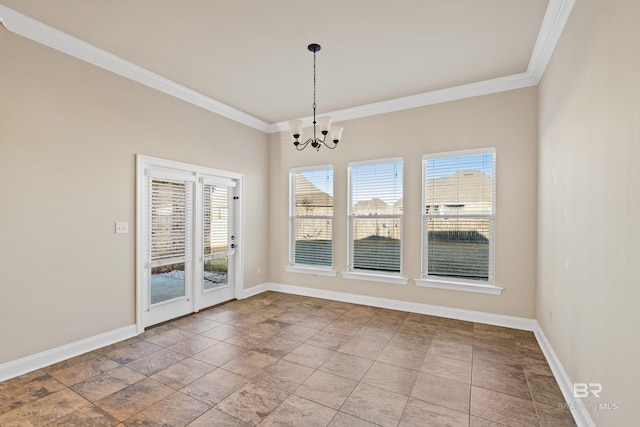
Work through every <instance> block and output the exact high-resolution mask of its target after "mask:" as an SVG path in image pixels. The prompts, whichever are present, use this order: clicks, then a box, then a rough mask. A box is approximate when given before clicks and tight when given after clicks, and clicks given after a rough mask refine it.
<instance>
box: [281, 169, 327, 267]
mask: <svg viewBox="0 0 640 427" xmlns="http://www.w3.org/2000/svg"><path fill="white" fill-rule="evenodd" d="M289 180H290V189H291V194H290V201H289V221H290V244H289V254H290V255H289V262H290V265H291V266H300V267H307V268H312V269H331V266H332V265H333V167H332V166H330V165H329V166H316V167H313V168H300V169H292V170H291V171H290V173H289Z"/></svg>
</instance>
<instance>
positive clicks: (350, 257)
mask: <svg viewBox="0 0 640 427" xmlns="http://www.w3.org/2000/svg"><path fill="white" fill-rule="evenodd" d="M393 163H400V164H401V165H402V185H401V188H402V198H404V158H403V157H390V158H384V159H373V160H364V161H352V162H348V163H347V271H344V272H342V276H343V277H344V278H347V279H355V280H366V281H374V282H384V283H393V284H401V285H406V284H407V283H408V281H409V279H408V278H405V277H403V273H404V253H403V245H404V238H403V237H404V211H403V212H402V213H401V214H395V215H394V214H391V215H384V218H397V219H398V220H399V223H400V271H399V272H397V273H396V272H382V271H377V270H367V269H360V268H355V267H354V239H353V238H354V234H353V233H354V220H355V218H356V217H358V216H357V215H354V213H353V168H354V167H358V166H369V165H384V164H393Z"/></svg>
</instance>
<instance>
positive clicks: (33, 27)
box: [0, 4, 269, 132]
mask: <svg viewBox="0 0 640 427" xmlns="http://www.w3.org/2000/svg"><path fill="white" fill-rule="evenodd" d="M0 22H1V23H2V26H3V27H4V28H6V29H7V30H9V31H11V32H12V33H15V34H18V35H20V36H22V37H26V38H28V39H30V40H33V41H35V42H37V43H40V44H43V45H45V46H48V47H50V48H52V49H56V50H58V51H60V52H63V53H66V54H67V55H70V56H73V57H75V58H78V59H80V60H82V61H85V62H88V63H90V64H93V65H96V66H98V67H100V68H103V69H105V70H108V71H111V72H113V73H115V74H118V75H120V76H122V77H125V78H127V79H130V80H133V81H135V82H138V83H141V84H143V85H145V86H148V87H150V88H152V89H155V90H158V91H160V92H163V93H166V94H167V95H171V96H173V97H175V98H178V99H180V100H182V101H185V102H188V103H190V104H193V105H195V106H197V107H200V108H203V109H205V110H208V111H211V112H213V113H216V114H218V115H220V116H223V117H226V118H228V119H231V120H234V121H236V122H239V123H242V124H244V125H247V126H249V127H252V128H254V129H258V130H260V131H263V132H267V131H268V130H269V124H268V123H266V122H264V121H262V120H259V119H257V118H255V117H253V116H251V115H249V114H247V113H244V112H242V111H240V110H237V109H235V108H233V107H230V106H228V105H226V104H223V103H222V102H220V101H217V100H215V99H213V98H210V97H208V96H206V95H203V94H202V93H200V92H197V91H195V90H193V89H189V88H188V87H186V86H183V85H181V84H178V83H176V82H174V81H173V80H170V79H168V78H166V77H162V76H160V75H158V74H156V73H154V72H151V71H149V70H147V69H146V68H143V67H140V66H138V65H136V64H134V63H132V62H129V61H126V60H124V59H122V58H120V57H119V56H116V55H114V54H112V53H109V52H107V51H105V50H102V49H100V48H97V47H95V46H93V45H91V44H89V43H86V42H84V41H82V40H79V39H77V38H75V37H73V36H70V35H69V34H66V33H63V32H62V31H59V30H56V29H55V28H53V27H50V26H48V25H46V24H43V23H42V22H40V21H37V20H35V19H33V18H30V17H28V16H26V15H23V14H21V13H19V12H16V11H15V10H13V9H9V8H8V7H6V6H4V5H1V4H0Z"/></svg>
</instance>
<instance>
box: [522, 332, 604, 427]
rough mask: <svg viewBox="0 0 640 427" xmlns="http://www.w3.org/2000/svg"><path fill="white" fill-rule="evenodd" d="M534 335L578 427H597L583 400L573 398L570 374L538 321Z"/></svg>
mask: <svg viewBox="0 0 640 427" xmlns="http://www.w3.org/2000/svg"><path fill="white" fill-rule="evenodd" d="M533 333H534V334H535V335H536V339H537V340H538V344H539V345H540V348H541V349H542V352H543V353H544V357H545V358H546V359H547V363H548V364H549V367H550V368H551V372H553V376H554V377H555V379H556V382H557V383H558V386H559V387H560V391H561V392H562V396H564V400H565V401H566V402H567V403H568V404H569V409H570V410H571V415H573V419H574V420H575V422H576V424H577V425H578V427H596V423H595V422H594V421H593V419H592V418H591V415H590V414H589V411H588V409H587V405H585V404H584V403H582V400H581V399H578V398H575V397H573V381H571V378H569V374H567V371H566V370H565V369H564V366H562V362H560V359H558V356H557V355H556V352H555V351H554V350H553V347H552V346H551V343H550V342H549V340H548V339H547V336H546V335H545V334H544V331H543V330H542V328H541V327H540V324H539V323H538V322H537V321H536V322H535V328H534V330H533Z"/></svg>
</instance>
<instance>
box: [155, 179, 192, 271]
mask: <svg viewBox="0 0 640 427" xmlns="http://www.w3.org/2000/svg"><path fill="white" fill-rule="evenodd" d="M150 181H151V182H150V185H151V192H150V208H151V209H150V210H149V211H150V214H151V227H150V260H151V261H152V262H153V261H157V263H156V264H163V263H162V260H168V259H173V258H184V257H188V256H189V255H190V253H191V238H190V236H191V218H192V215H191V209H192V199H191V197H192V194H191V193H192V190H191V187H192V185H191V182H187V181H181V182H180V181H173V180H166V179H156V178H153V179H150Z"/></svg>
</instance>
